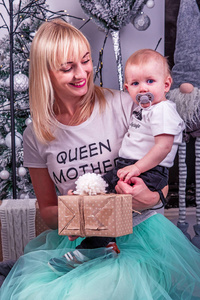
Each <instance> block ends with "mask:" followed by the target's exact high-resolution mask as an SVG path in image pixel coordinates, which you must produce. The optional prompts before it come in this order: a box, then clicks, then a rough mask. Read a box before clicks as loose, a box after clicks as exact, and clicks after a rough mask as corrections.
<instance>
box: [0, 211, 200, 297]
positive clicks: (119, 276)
mask: <svg viewBox="0 0 200 300" xmlns="http://www.w3.org/2000/svg"><path fill="white" fill-rule="evenodd" d="M80 241H81V239H80V238H79V239H78V240H76V241H74V242H70V241H69V240H68V238H67V237H62V236H59V235H58V234H57V231H49V232H45V233H43V234H42V235H40V236H39V237H37V238H36V239H34V240H32V241H31V242H30V243H29V244H28V245H27V247H26V252H27V253H26V254H25V255H24V256H22V257H20V259H19V260H18V262H17V263H16V264H15V266H14V268H13V269H12V271H11V272H10V273H9V275H8V277H7V278H6V280H5V281H4V284H3V286H2V288H1V289H0V299H5V300H35V299H37V300H44V299H48V300H64V299H67V300H86V299H87V300H112V299H113V300H164V299H171V300H180V299H181V300H197V299H200V251H199V249H197V248H196V247H194V246H193V245H192V244H191V243H190V242H189V241H188V239H187V238H186V237H185V236H184V235H183V233H182V232H181V231H180V230H179V229H178V228H177V227H176V226H174V225H173V224H172V223H171V222H170V221H169V220H167V219H166V218H165V217H164V216H162V215H160V214H156V215H154V216H151V217H150V218H148V219H147V220H145V221H144V222H142V223H140V224H139V225H137V226H136V227H134V228H133V234H131V235H127V236H124V237H119V238H117V245H118V247H119V249H120V251H121V252H120V254H119V255H118V257H117V258H108V259H106V257H99V258H96V259H94V260H91V261H89V262H86V263H84V264H82V265H81V266H79V267H77V268H76V269H73V270H72V271H70V272H68V273H66V274H65V275H63V276H61V277H59V276H57V275H56V274H55V273H54V272H52V270H51V269H50V268H49V267H48V264H47V263H48V261H49V259H50V258H52V257H59V256H62V255H63V254H64V253H65V252H67V251H70V250H72V249H74V248H75V247H76V245H78V244H79V243H80ZM52 249H54V250H52ZM90 251H92V250H90ZM93 251H95V250H93Z"/></svg>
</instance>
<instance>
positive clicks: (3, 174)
mask: <svg viewBox="0 0 200 300" xmlns="http://www.w3.org/2000/svg"><path fill="white" fill-rule="evenodd" d="M9 176H10V174H9V172H8V171H7V170H2V171H1V172H0V178H1V179H2V180H7V179H8V178H9Z"/></svg>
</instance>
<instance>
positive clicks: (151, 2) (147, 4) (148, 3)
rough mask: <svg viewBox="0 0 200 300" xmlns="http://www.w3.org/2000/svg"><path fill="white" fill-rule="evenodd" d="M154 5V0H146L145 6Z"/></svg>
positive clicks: (151, 6) (150, 6)
mask: <svg viewBox="0 0 200 300" xmlns="http://www.w3.org/2000/svg"><path fill="white" fill-rule="evenodd" d="M154 5H155V2H154V0H148V1H147V3H146V6H147V7H148V8H153V7H154Z"/></svg>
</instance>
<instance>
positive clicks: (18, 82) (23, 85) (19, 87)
mask: <svg viewBox="0 0 200 300" xmlns="http://www.w3.org/2000/svg"><path fill="white" fill-rule="evenodd" d="M13 80H14V91H15V92H25V91H26V90H27V89H28V86H29V79H28V77H27V76H26V75H25V74H22V73H21V72H19V73H18V74H16V75H14V77H13ZM5 86H6V87H9V86H10V77H8V78H7V79H6V81H5Z"/></svg>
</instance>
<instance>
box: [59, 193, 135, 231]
mask: <svg viewBox="0 0 200 300" xmlns="http://www.w3.org/2000/svg"><path fill="white" fill-rule="evenodd" d="M58 232H59V234H60V235H78V236H82V237H85V236H104V237H106V236H109V237H117V236H122V235H126V234H130V233H132V232H133V227H132V196H131V195H122V194H104V195H95V196H83V195H70V196H69V195H68V196H59V197H58Z"/></svg>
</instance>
